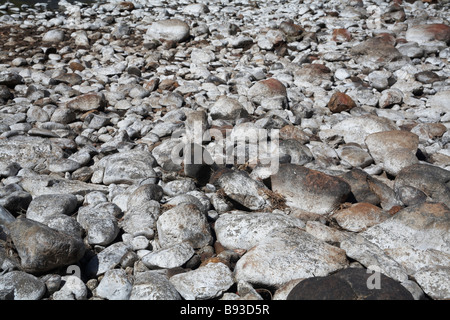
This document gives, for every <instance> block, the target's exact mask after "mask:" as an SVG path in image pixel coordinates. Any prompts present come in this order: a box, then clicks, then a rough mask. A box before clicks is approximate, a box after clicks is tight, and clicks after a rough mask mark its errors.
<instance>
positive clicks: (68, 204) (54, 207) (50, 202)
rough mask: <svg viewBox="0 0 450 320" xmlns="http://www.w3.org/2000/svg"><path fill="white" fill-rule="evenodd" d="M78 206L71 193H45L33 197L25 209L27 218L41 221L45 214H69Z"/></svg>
mask: <svg viewBox="0 0 450 320" xmlns="http://www.w3.org/2000/svg"><path fill="white" fill-rule="evenodd" d="M77 206H78V200H77V197H76V196H75V195H73V194H47V195H42V196H37V197H35V198H34V199H33V200H32V201H31V202H30V204H29V206H28V209H27V214H26V216H27V218H28V219H31V220H35V221H38V222H43V220H44V218H45V217H47V216H52V215H55V214H65V215H71V214H72V213H74V212H75V210H76V208H77Z"/></svg>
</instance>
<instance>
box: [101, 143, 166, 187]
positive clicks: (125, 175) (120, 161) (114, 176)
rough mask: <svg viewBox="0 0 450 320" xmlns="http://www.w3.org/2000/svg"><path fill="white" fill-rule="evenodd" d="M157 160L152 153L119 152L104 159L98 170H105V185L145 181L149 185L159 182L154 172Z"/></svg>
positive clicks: (136, 151) (137, 151)
mask: <svg viewBox="0 0 450 320" xmlns="http://www.w3.org/2000/svg"><path fill="white" fill-rule="evenodd" d="M154 164H155V159H154V158H153V156H152V155H151V153H150V152H147V151H139V150H132V151H129V152H119V153H116V154H112V155H109V156H106V157H104V158H102V159H101V160H100V161H99V162H98V163H97V164H96V168H97V169H98V170H100V171H102V170H103V183H104V184H105V185H110V184H119V183H125V184H137V183H139V182H141V181H143V180H146V181H147V182H149V183H155V182H157V181H158V177H157V175H156V172H155V171H154V170H153V166H154Z"/></svg>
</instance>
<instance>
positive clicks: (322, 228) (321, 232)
mask: <svg viewBox="0 0 450 320" xmlns="http://www.w3.org/2000/svg"><path fill="white" fill-rule="evenodd" d="M305 231H306V232H307V233H309V234H310V235H312V236H314V237H315V238H317V239H319V240H322V241H324V242H327V243H329V244H336V243H340V242H342V241H344V240H345V239H347V237H348V236H349V232H345V231H341V230H337V229H335V228H331V227H329V226H327V225H325V224H324V223H322V222H319V221H307V222H306V227H305Z"/></svg>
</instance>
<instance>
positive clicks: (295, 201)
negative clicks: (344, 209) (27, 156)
mask: <svg viewBox="0 0 450 320" xmlns="http://www.w3.org/2000/svg"><path fill="white" fill-rule="evenodd" d="M271 184H272V190H273V191H274V192H277V193H279V194H281V195H282V196H284V197H285V198H286V200H287V202H286V204H287V205H289V206H293V207H295V208H299V209H302V210H305V211H310V212H314V213H317V214H328V213H330V212H331V211H333V210H334V209H336V208H337V207H338V206H339V204H340V203H342V202H343V201H345V199H346V198H347V196H348V195H349V194H350V186H349V185H348V184H347V183H346V182H345V181H344V180H342V179H340V178H337V177H333V176H330V175H327V174H325V173H322V172H319V171H316V170H312V169H308V168H305V167H302V166H298V165H293V164H281V165H280V168H279V170H278V172H277V173H276V174H275V175H272V176H271Z"/></svg>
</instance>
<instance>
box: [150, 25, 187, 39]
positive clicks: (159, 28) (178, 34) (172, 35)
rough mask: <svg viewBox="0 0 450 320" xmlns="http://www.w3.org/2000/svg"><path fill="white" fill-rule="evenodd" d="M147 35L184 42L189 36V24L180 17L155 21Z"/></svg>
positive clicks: (152, 37) (153, 37)
mask: <svg viewBox="0 0 450 320" xmlns="http://www.w3.org/2000/svg"><path fill="white" fill-rule="evenodd" d="M146 35H147V36H149V37H150V38H151V39H156V40H162V41H174V42H182V41H185V40H187V39H188V38H189V36H190V28H189V25H188V24H187V23H186V22H184V21H181V20H179V19H168V20H160V21H155V22H153V23H152V24H151V25H150V26H149V27H148V29H147V32H146Z"/></svg>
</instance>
